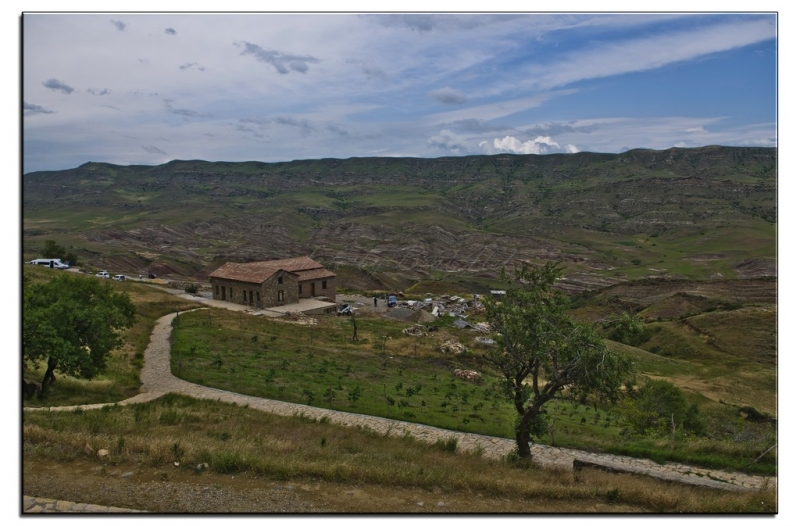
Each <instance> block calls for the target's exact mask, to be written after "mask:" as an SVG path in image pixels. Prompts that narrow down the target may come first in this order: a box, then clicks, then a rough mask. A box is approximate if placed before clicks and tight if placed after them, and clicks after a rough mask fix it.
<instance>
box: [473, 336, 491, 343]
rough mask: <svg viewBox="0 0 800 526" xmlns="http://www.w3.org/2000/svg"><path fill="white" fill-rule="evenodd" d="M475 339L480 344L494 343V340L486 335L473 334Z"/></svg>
mask: <svg viewBox="0 0 800 526" xmlns="http://www.w3.org/2000/svg"><path fill="white" fill-rule="evenodd" d="M475 341H476V342H478V343H480V344H481V345H494V340H493V339H491V338H488V337H486V336H475Z"/></svg>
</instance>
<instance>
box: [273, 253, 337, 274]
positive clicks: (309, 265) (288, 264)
mask: <svg viewBox="0 0 800 526" xmlns="http://www.w3.org/2000/svg"><path fill="white" fill-rule="evenodd" d="M259 263H263V264H264V265H269V266H272V267H275V268H282V269H283V270H288V271H289V272H296V271H298V270H311V269H316V268H324V267H323V266H322V265H320V264H319V263H317V262H316V261H314V260H313V259H311V258H309V257H305V256H303V257H299V258H289V259H273V260H271V261H260V262H259Z"/></svg>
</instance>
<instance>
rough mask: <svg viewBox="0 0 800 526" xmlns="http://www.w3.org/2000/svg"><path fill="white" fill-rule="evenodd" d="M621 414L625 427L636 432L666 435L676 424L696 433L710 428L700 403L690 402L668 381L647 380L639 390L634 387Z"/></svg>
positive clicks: (623, 405)
mask: <svg viewBox="0 0 800 526" xmlns="http://www.w3.org/2000/svg"><path fill="white" fill-rule="evenodd" d="M620 413H621V415H622V417H623V420H624V421H625V427H626V429H629V430H630V431H632V432H633V433H634V434H637V435H646V434H654V435H666V434H668V433H670V432H671V430H672V429H673V426H674V427H675V428H677V429H680V430H681V431H682V432H690V433H694V434H696V435H703V434H705V433H706V429H707V424H706V422H705V421H704V420H703V419H702V418H701V416H700V411H699V409H698V407H697V404H692V405H690V404H689V402H688V401H687V400H686V395H684V394H683V391H681V389H680V388H679V387H678V386H676V385H675V384H673V383H671V382H668V381H666V380H647V382H646V383H645V384H644V386H642V387H641V388H640V389H638V390H635V391H634V390H631V392H630V398H629V400H626V401H625V403H623V404H621V406H620Z"/></svg>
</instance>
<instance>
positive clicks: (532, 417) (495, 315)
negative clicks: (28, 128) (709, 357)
mask: <svg viewBox="0 0 800 526" xmlns="http://www.w3.org/2000/svg"><path fill="white" fill-rule="evenodd" d="M559 276H560V269H559V268H558V267H557V266H556V265H554V264H552V263H548V264H546V265H544V266H541V267H531V266H523V267H521V268H517V269H515V272H514V275H513V276H509V275H506V274H505V273H503V277H504V278H505V279H506V281H508V282H509V288H508V289H507V292H506V295H505V297H504V298H503V300H502V301H499V302H488V303H487V304H486V315H487V320H488V322H489V323H490V324H491V326H492V330H493V332H494V333H496V334H497V337H496V342H497V344H496V345H494V346H493V347H492V348H491V349H489V350H487V351H486V354H485V358H486V359H487V360H488V362H489V363H490V364H492V365H493V366H494V367H495V368H496V369H497V370H498V371H499V372H500V374H501V375H502V377H503V379H504V381H503V383H502V385H503V390H504V394H505V395H506V396H507V397H508V398H509V399H510V400H511V402H512V403H513V405H514V407H515V409H516V411H517V414H518V418H517V422H516V425H515V429H514V436H515V439H516V442H517V446H518V450H519V451H518V453H519V455H520V458H523V459H525V458H530V456H531V451H530V445H529V442H530V438H531V435H532V434H534V435H538V436H542V435H543V434H544V433H545V432H546V429H547V425H546V419H547V412H546V410H545V406H546V404H547V403H548V402H550V401H551V400H553V399H557V398H563V397H564V395H565V394H567V393H568V394H569V396H570V397H572V398H574V399H584V400H585V399H586V397H588V396H592V397H593V398H595V399H598V400H603V401H613V402H620V400H619V399H620V398H621V397H622V396H624V395H625V393H627V398H626V401H625V402H624V403H621V404H618V407H621V408H622V409H621V411H622V414H623V416H624V417H625V420H626V421H627V422H628V426H627V428H628V429H630V430H631V431H632V432H634V433H650V432H653V431H656V432H660V431H669V430H672V432H674V431H675V430H676V429H677V428H679V427H680V428H681V429H682V430H688V431H692V432H695V433H702V432H703V422H702V420H701V419H700V417H699V415H698V411H697V407H696V406H689V405H688V404H687V403H686V400H685V398H684V396H683V393H682V392H681V391H680V389H678V388H677V387H675V386H674V385H672V384H670V383H668V382H665V381H656V382H653V381H651V382H648V383H646V384H645V385H644V386H643V387H642V388H640V389H638V390H635V391H634V390H632V389H630V381H631V378H632V377H633V368H632V363H631V361H630V360H629V359H628V358H626V357H625V356H622V355H619V354H616V353H612V352H610V351H609V350H608V349H607V347H606V346H605V344H604V343H603V339H602V338H601V336H600V335H599V334H597V333H596V332H595V331H594V329H593V328H592V327H590V326H588V325H585V324H580V323H577V322H575V321H573V320H572V319H571V318H570V317H569V316H568V315H567V307H568V303H569V302H568V299H567V297H566V295H565V294H563V293H561V292H560V291H558V290H556V289H554V288H553V284H554V283H555V280H556V278H558V277H559ZM134 314H135V309H134V306H133V304H132V302H131V300H130V298H129V297H128V296H127V295H126V294H124V293H118V292H115V291H114V290H113V288H112V287H111V286H110V284H108V283H105V282H101V281H98V280H91V279H85V278H81V277H69V276H59V277H57V278H55V279H52V280H50V281H48V282H45V283H36V284H33V283H30V282H29V281H28V280H27V279H24V280H23V328H22V329H23V330H22V346H23V365H24V366H25V365H33V364H38V363H46V364H47V368H46V371H45V374H44V378H43V381H42V383H41V388H40V390H39V396H41V397H46V396H47V394H48V391H49V388H50V386H51V385H52V383H53V382H54V381H55V374H54V373H55V372H56V371H59V372H60V373H63V374H66V375H70V376H76V377H82V378H93V377H94V376H96V375H97V374H98V373H100V372H101V371H102V370H103V369H104V367H105V364H106V358H107V356H108V354H109V353H110V352H111V350H113V349H115V348H117V347H119V346H120V345H121V344H122V343H123V341H122V332H121V331H122V329H125V328H128V327H130V326H131V325H132V324H133V320H134ZM626 383H627V384H628V386H629V389H622V387H623V386H624V385H625V384H626ZM23 386H24V388H25V392H24V394H25V395H26V396H29V397H30V396H32V395H33V394H34V392H35V391H37V388H36V386H33V387H31V384H23ZM634 393H635V394H634Z"/></svg>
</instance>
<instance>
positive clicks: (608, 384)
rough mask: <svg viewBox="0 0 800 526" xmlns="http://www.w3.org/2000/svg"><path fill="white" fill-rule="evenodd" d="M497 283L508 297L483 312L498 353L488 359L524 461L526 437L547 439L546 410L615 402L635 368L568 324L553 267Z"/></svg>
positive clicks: (525, 270) (519, 272) (590, 333)
mask: <svg viewBox="0 0 800 526" xmlns="http://www.w3.org/2000/svg"><path fill="white" fill-rule="evenodd" d="M502 275H503V278H504V279H505V280H506V281H507V282H508V283H509V288H508V289H507V290H506V294H505V295H504V297H503V298H502V299H501V300H500V301H497V302H494V301H490V302H487V304H486V315H487V319H488V320H489V323H490V324H491V327H492V330H493V331H494V332H496V333H497V338H496V341H497V345H495V346H493V347H492V348H491V349H490V350H488V351H487V352H486V354H485V357H486V359H487V360H488V361H489V362H490V363H491V364H492V365H494V367H496V368H497V369H498V370H499V371H500V373H501V374H502V375H503V378H504V381H503V383H502V390H503V392H504V394H505V395H506V396H507V397H508V398H510V399H511V401H512V402H513V404H514V407H515V409H516V410H517V413H518V418H517V422H516V424H515V430H514V434H515V438H516V441H517V449H518V453H519V456H520V458H521V459H525V460H527V459H530V456H531V450H530V444H529V442H530V437H531V434H534V435H536V436H542V435H543V434H544V433H545V432H546V431H547V426H546V421H545V416H546V410H545V404H547V402H549V401H550V400H552V399H554V398H556V397H559V398H577V399H585V398H586V397H587V396H589V395H594V396H597V397H598V398H599V399H601V400H603V399H607V400H615V399H616V398H617V397H618V395H619V387H620V386H621V385H622V383H623V381H624V380H625V379H626V378H628V377H629V376H630V374H631V372H632V365H631V362H630V360H628V359H627V358H625V357H623V356H620V355H618V354H615V353H612V352H610V351H608V349H607V348H606V346H605V344H604V343H603V340H602V338H601V337H600V336H599V335H598V334H597V333H596V332H595V331H594V330H593V329H592V327H590V326H588V325H584V324H580V323H576V322H574V321H572V320H571V319H570V318H569V316H568V315H567V313H566V310H567V306H568V303H569V300H568V298H567V297H566V295H565V294H563V293H562V292H560V291H558V290H556V289H554V288H553V284H554V283H555V281H556V279H557V278H558V277H559V276H560V275H561V269H560V268H559V267H558V266H557V265H556V264H553V263H547V264H546V265H544V266H542V267H538V268H537V267H531V266H529V265H524V266H523V267H521V268H517V269H515V271H514V276H513V278H511V277H509V276H508V275H506V273H505V272H503V274H502Z"/></svg>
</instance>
